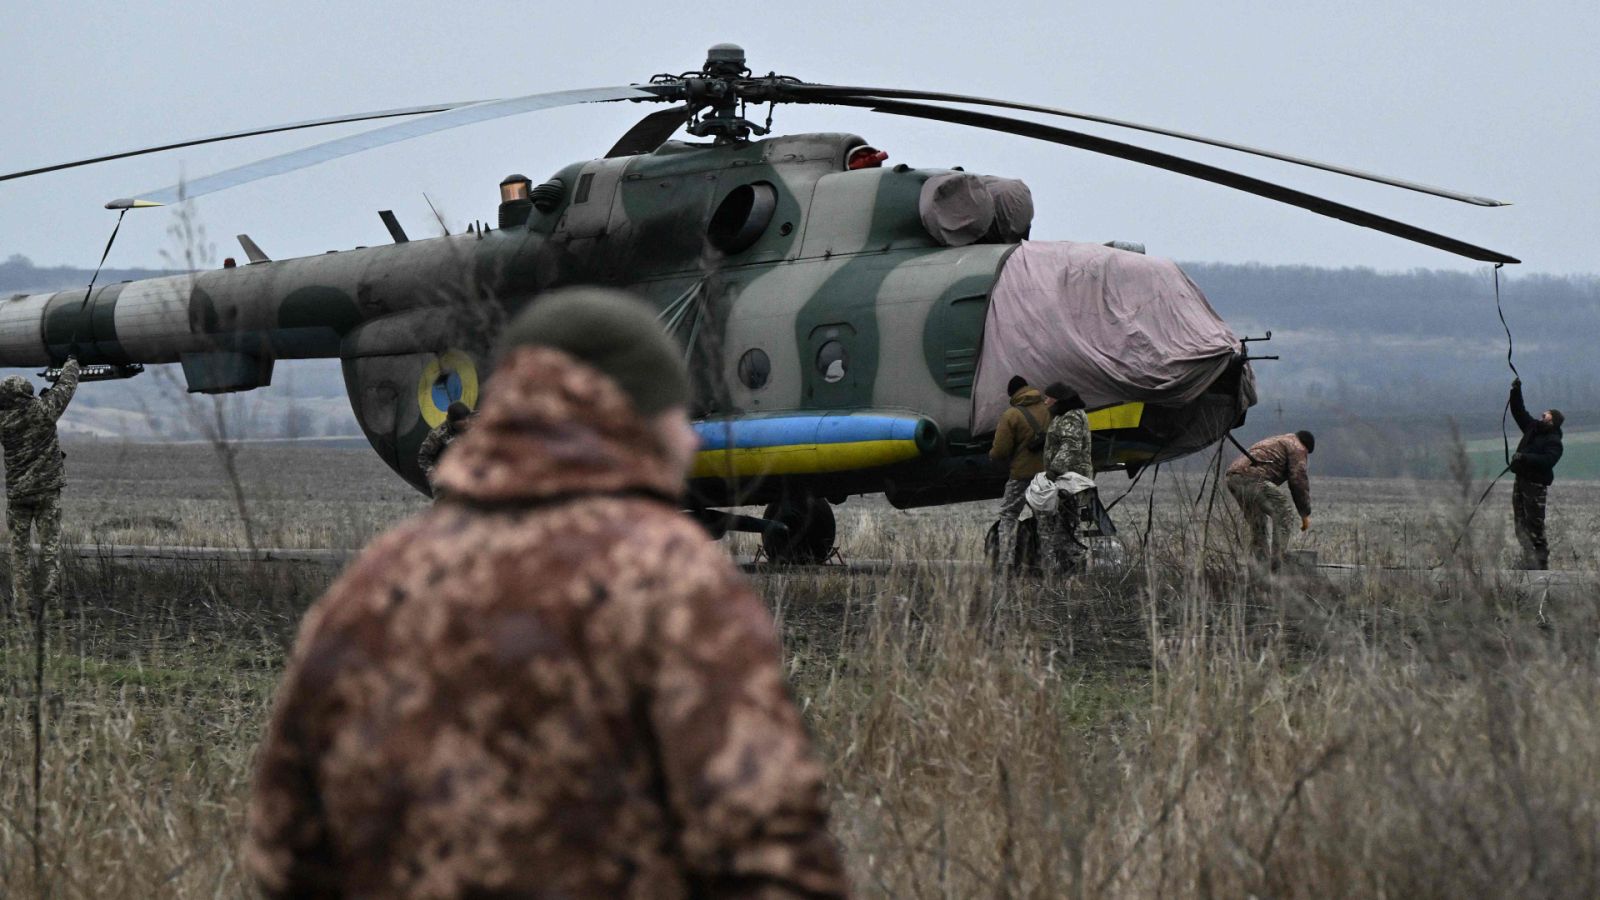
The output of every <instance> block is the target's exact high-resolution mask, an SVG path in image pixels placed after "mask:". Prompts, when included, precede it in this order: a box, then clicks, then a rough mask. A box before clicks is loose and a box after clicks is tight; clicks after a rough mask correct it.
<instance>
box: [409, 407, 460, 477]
mask: <svg viewBox="0 0 1600 900" xmlns="http://www.w3.org/2000/svg"><path fill="white" fill-rule="evenodd" d="M471 415H472V407H470V406H468V405H466V404H465V403H462V402H461V401H460V400H457V401H456V402H454V403H452V404H450V405H449V406H448V407H446V408H445V411H444V421H443V422H440V423H439V427H438V428H435V429H433V430H432V431H430V432H428V436H427V437H425V438H423V439H422V446H421V447H420V448H418V450H417V467H418V468H420V469H421V470H422V477H424V478H426V479H428V486H429V487H430V488H431V487H433V470H434V468H436V467H437V466H438V465H439V457H440V456H442V455H444V451H445V449H446V448H447V447H449V446H450V442H451V441H453V440H455V439H456V438H457V437H460V436H461V434H462V432H464V431H466V430H467V420H468V418H469V417H470V416H471Z"/></svg>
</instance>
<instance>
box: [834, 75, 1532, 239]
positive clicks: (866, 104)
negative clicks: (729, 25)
mask: <svg viewBox="0 0 1600 900" xmlns="http://www.w3.org/2000/svg"><path fill="white" fill-rule="evenodd" d="M828 102H829V103H832V104H836V105H840V106H855V107H862V108H866V109H870V110H872V111H873V112H879V113H887V114H889V115H897V116H908V117H911V118H918V119H934V120H937V121H941V122H950V123H951V124H955V125H967V126H970V127H973V128H982V129H986V130H988V131H999V132H1004V133H1006V134H1015V135H1019V136H1021V137H1031V138H1035V139H1037V140H1041V141H1049V142H1051V143H1055V144H1062V145H1065V146H1068V147H1076V148H1078V149H1080V150H1088V151H1090V152H1092V153H1100V154H1103V155H1106V156H1112V157H1116V158H1117V159H1125V160H1128V161H1129V162H1136V163H1140V164H1141V165H1146V166H1153V167H1155V168H1158V169H1165V170H1167V171H1169V172H1176V173H1178V174H1180V175H1187V176H1189V177H1191V178H1198V179H1200V180H1201V181H1209V182H1211V183H1212V184H1220V185H1222V186H1223V187H1230V188H1233V189H1235V190H1240V191H1244V192H1245V193H1249V194H1255V195H1256V196H1258V197H1266V198H1267V199H1269V200H1276V201H1278V202H1279V203H1287V204H1289V205H1290V206H1297V207H1299V208H1301V209H1305V210H1309V211H1311V212H1314V213H1317V214H1319V215H1324V216H1329V217H1331V218H1334V219H1339V220H1341V221H1344V222H1349V223H1350V224H1352V225H1360V226H1362V227H1364V228H1371V229H1374V230H1377V231H1381V232H1383V233H1384V234H1390V235H1394V236H1395V237H1398V238H1403V239H1405V240H1408V241H1414V242H1416V243H1418V244H1424V245H1426V246H1429V247H1433V248H1435V249H1438V250H1443V251H1445V252H1446V253H1454V254H1456V255H1457V256H1465V257H1467V258H1468V259H1474V260H1478V261H1480V262H1491V263H1517V262H1521V260H1519V259H1516V258H1515V257H1511V256H1507V255H1506V254H1504V253H1500V252H1497V251H1494V250H1489V249H1486V248H1484V247H1479V246H1476V245H1474V244H1469V243H1467V242H1465V241H1460V240H1457V239H1455V238H1452V237H1447V236H1445V235H1442V234H1438V233H1436V232H1432V231H1428V230H1426V229H1423V228H1418V227H1417V226H1415V225H1407V224H1406V223H1404V222H1400V221H1396V220H1394V219H1390V218H1386V217H1384V216H1380V215H1378V214H1377V213H1370V212H1367V211H1365V210H1361V209H1356V208H1355V207H1353V206H1346V205H1345V204H1343V203H1337V202H1335V201H1332V200H1327V199H1324V198H1322V197H1318V196H1315V195H1313V194H1307V193H1305V192H1304V191H1298V190H1295V189H1293V188H1288V187H1284V186H1282V185H1278V184H1273V183H1272V182H1270V181H1263V180H1261V179H1259V178H1254V177H1252V176H1249V175H1242V174H1240V173H1238V172H1231V171H1229V170H1227V169H1219V168H1217V167H1216V166H1212V165H1207V164H1206V163H1200V162H1194V161H1192V160H1187V159H1183V158H1182V157H1178V156H1173V155H1171V154H1169V153H1162V152H1160V151H1157V150H1149V149H1146V148H1144V147H1136V146H1134V145H1132V144H1124V143H1122V142H1120V141H1113V140H1110V139H1108V138H1102V137H1096V136H1095V135H1090V134H1084V133H1082V132H1078V131H1070V130H1068V129H1065V128H1056V127H1054V126H1051V125H1044V124H1042V123H1039V122H1029V121H1025V120H1022V119H1012V118H1008V117H1005V116H996V115H991V114H989V113H980V112H971V111H968V110H964V109H950V108H948V107H943V106H928V105H925V104H921V103H904V102H900V101H897V100H878V99H873V98H865V97H864V98H859V99H848V98H844V97H838V98H835V99H833V100H830V101H828Z"/></svg>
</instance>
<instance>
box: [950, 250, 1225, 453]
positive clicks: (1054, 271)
mask: <svg viewBox="0 0 1600 900" xmlns="http://www.w3.org/2000/svg"><path fill="white" fill-rule="evenodd" d="M1239 346H1240V345H1239V338H1238V337H1237V336H1236V335H1235V334H1234V333H1233V331H1232V330H1231V329H1230V328H1228V326H1227V324H1226V323H1225V322H1223V321H1222V319H1221V317H1219V316H1218V315H1217V313H1216V311H1215V310H1214V309H1212V308H1211V304H1210V302H1209V301H1207V300H1206V297H1205V294H1204V293H1202V292H1201V290H1200V288H1199V287H1198V286H1196V285H1195V283H1194V282H1193V281H1191V280H1190V279H1189V277H1188V276H1187V275H1185V274H1184V273H1183V270H1182V269H1180V268H1178V266H1177V264H1176V263H1174V262H1172V261H1171V260H1166V259H1161V258H1159V257H1154V256H1147V255H1145V254H1143V253H1139V252H1134V251H1132V250H1127V249H1120V248H1118V247H1113V246H1106V245H1104V244H1089V243H1078V242H1073V241H1025V242H1023V243H1022V244H1021V245H1020V246H1018V247H1017V249H1016V250H1015V251H1014V252H1013V253H1012V254H1011V256H1010V257H1009V258H1008V259H1007V260H1006V263H1005V265H1004V266H1003V267H1002V268H1001V270H1000V276H999V278H998V279H997V280H996V282H995V285H994V288H993V290H992V291H991V293H990V303H989V311H988V314H987V320H986V322H985V325H984V338H983V351H982V353H981V354H980V356H979V361H978V372H977V378H976V380H975V383H974V385H973V398H974V399H973V426H974V429H973V430H974V433H979V434H981V433H983V432H984V431H987V430H992V429H993V427H994V425H995V424H996V423H997V422H998V421H999V419H1000V414H1001V413H1002V412H1004V411H1005V407H1006V404H1007V402H1008V399H1009V398H1008V395H1007V393H1006V391H1005V387H1006V384H1007V382H1008V381H1009V380H1010V379H1011V378H1012V377H1013V376H1018V375H1020V376H1021V377H1023V378H1024V379H1026V380H1027V381H1028V383H1029V384H1032V385H1034V386H1036V387H1042V386H1045V385H1049V384H1051V383H1054V382H1060V383H1061V384H1063V385H1066V386H1067V387H1069V388H1071V389H1073V390H1075V391H1077V392H1078V394H1079V395H1081V396H1082V397H1083V399H1084V402H1085V403H1086V404H1087V405H1088V406H1089V407H1090V408H1096V407H1103V406H1109V405H1112V404H1118V403H1127V402H1130V401H1142V402H1145V403H1152V404H1166V405H1181V404H1184V403H1188V402H1190V401H1192V400H1194V399H1195V398H1197V397H1199V396H1200V395H1201V394H1203V393H1205V391H1206V389H1207V388H1208V387H1209V386H1210V385H1211V384H1212V383H1213V382H1215V381H1216V380H1217V379H1218V378H1220V377H1222V376H1223V375H1224V374H1225V373H1226V372H1227V371H1228V369H1229V366H1230V365H1231V364H1232V363H1233V361H1234V358H1235V356H1236V355H1237V353H1238V350H1239Z"/></svg>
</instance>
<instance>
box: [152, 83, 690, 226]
mask: <svg viewBox="0 0 1600 900" xmlns="http://www.w3.org/2000/svg"><path fill="white" fill-rule="evenodd" d="M660 99H661V97H660V95H659V92H653V91H651V90H649V89H647V88H641V87H601V88H586V89H582V90H576V91H554V92H551V93H546V94H528V95H526V96H523V97H512V98H509V99H505V100H488V101H485V102H482V103H474V104H471V105H468V106H459V107H456V108H454V109H447V110H444V111H442V112H436V113H434V114H432V115H429V116H424V117H422V118H418V119H410V120H407V121H404V122H397V123H395V124H393V125H386V126H384V127H382V128H376V129H373V130H372V131H364V132H362V133H360V134H352V135H349V136H347V137H342V138H336V139H334V140H331V141H326V142H324V143H321V144H314V145H312V146H310V147H304V148H302V149H299V150H294V151H291V152H289V153H283V154H279V155H278V156H271V157H268V158H266V159H260V160H256V161H255V162H252V163H246V164H245V165H242V166H236V167H234V168H232V169H224V170H223V171H221V172H217V173H215V174H212V175H207V176H205V177H203V178H196V179H194V180H193V181H185V182H180V183H178V184H175V185H172V186H171V187H166V188H162V189H160V190H155V191H149V192H147V193H143V194H138V195H136V196H134V197H133V198H132V199H133V200H134V201H137V202H141V203H145V204H152V203H153V204H168V203H176V202H179V201H180V200H185V199H190V198H194V197H199V196H202V195H204V194H210V193H213V192H216V191H221V190H226V189H227V188H231V187H238V186H239V185H241V184H248V183H250V182H252V181H259V180H261V179H263V178H270V177H272V176H274V175H282V174H284V173H286V172H293V171H295V170H297V169H304V168H307V167H308V166H314V165H316V164H318V163H322V162H327V161H328V160H331V159H337V158H339V157H341V156H349V155H350V154H352V153H360V152H362V151H363V150H372V149H374V148H377V147H382V146H385V145H387V144H394V143H398V142H400V141H406V140H410V139H412V138H416V137H422V136H423V135H427V134H433V133H435V132H439V131H445V130H447V129H450V128H459V127H461V126H463V125H473V124H477V123H478V122H487V121H490V120H493V119H502V118H505V117H507V116H515V115H520V114H522V113H528V112H534V111H536V110H541V109H553V108H555V107H558V106H571V105H574V104H578V103H608V102H612V101H616V100H660Z"/></svg>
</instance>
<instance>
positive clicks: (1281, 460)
mask: <svg viewBox="0 0 1600 900" xmlns="http://www.w3.org/2000/svg"><path fill="white" fill-rule="evenodd" d="M1316 446H1317V442H1316V438H1315V437H1314V436H1312V434H1311V432H1309V431H1297V432H1295V433H1294V434H1280V435H1278V436H1277V437H1270V438H1267V439H1265V440H1262V441H1259V442H1257V443H1255V444H1252V445H1251V447H1250V450H1249V452H1248V453H1246V454H1245V455H1244V456H1241V457H1239V458H1238V459H1236V460H1234V461H1233V463H1232V464H1231V465H1229V466H1228V475H1227V482H1228V493H1230V494H1232V495H1233V499H1234V500H1235V501H1236V502H1237V503H1238V504H1239V511H1240V512H1242V513H1243V514H1244V518H1245V521H1246V522H1247V523H1248V524H1249V526H1250V545H1251V548H1252V549H1253V551H1254V552H1255V554H1256V556H1257V557H1258V558H1261V559H1266V560H1268V562H1269V563H1270V565H1271V566H1272V567H1273V568H1277V567H1278V566H1279V565H1281V564H1282V563H1283V559H1284V556H1285V555H1286V554H1287V553H1288V551H1289V541H1290V540H1291V539H1292V538H1293V537H1294V524H1293V523H1294V512H1295V510H1296V509H1298V510H1299V512H1300V530H1301V531H1306V530H1307V529H1309V528H1310V527H1311V476H1310V474H1309V470H1308V468H1307V466H1308V463H1309V459H1308V458H1309V457H1310V455H1311V451H1312V450H1313V449H1314V448H1315V447H1316ZM1286 482H1287V483H1288V485H1289V493H1290V495H1292V496H1293V498H1294V505H1293V506H1290V504H1289V497H1286V496H1284V494H1283V490H1282V489H1281V488H1279V487H1278V485H1281V484H1284V483H1286ZM1269 519H1270V520H1271V523H1272V524H1271V531H1272V551H1271V554H1270V556H1269V554H1268V552H1267V531H1268V525H1267V522H1268V520H1269Z"/></svg>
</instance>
